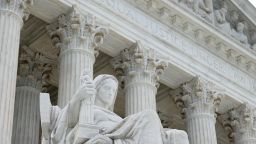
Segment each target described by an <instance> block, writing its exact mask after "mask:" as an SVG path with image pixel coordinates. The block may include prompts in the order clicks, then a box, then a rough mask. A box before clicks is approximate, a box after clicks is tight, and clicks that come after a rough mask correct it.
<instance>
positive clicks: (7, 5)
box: [0, 0, 34, 20]
mask: <svg viewBox="0 0 256 144" xmlns="http://www.w3.org/2000/svg"><path fill="white" fill-rule="evenodd" d="M33 1H34V0H2V1H1V2H0V11H3V12H10V13H13V14H15V15H16V16H18V17H19V18H20V19H24V20H27V19H28V16H29V10H28V7H29V6H31V5H32V4H33Z"/></svg>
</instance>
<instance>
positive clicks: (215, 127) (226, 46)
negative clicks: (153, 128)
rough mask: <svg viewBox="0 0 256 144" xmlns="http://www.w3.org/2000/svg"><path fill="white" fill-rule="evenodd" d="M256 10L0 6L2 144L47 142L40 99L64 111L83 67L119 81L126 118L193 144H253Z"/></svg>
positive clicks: (35, 3) (174, 5) (176, 1)
mask: <svg viewBox="0 0 256 144" xmlns="http://www.w3.org/2000/svg"><path fill="white" fill-rule="evenodd" d="M255 12H256V9H255V8H254V7H253V5H252V4H250V3H249V2H248V1H247V0H76V1H74V0H0V129H1V131H0V144H11V143H12V144H37V143H41V139H42V136H44V133H42V132H41V129H42V128H44V127H43V126H42V128H41V124H40V112H39V111H40V110H39V94H40V92H46V93H49V94H50V96H51V102H52V103H53V104H55V105H58V106H59V107H61V108H63V107H64V106H65V105H66V104H67V103H68V101H69V100H70V99H71V97H72V95H73V94H74V93H75V91H76V90H77V89H78V87H79V84H80V83H79V79H80V75H81V72H82V71H83V70H84V69H86V70H87V72H88V75H90V76H91V77H96V76H97V75H99V74H111V75H115V76H116V77H117V78H118V80H119V90H118V95H117V101H116V105H115V108H114V111H115V113H117V114H118V115H119V116H121V117H126V116H129V115H131V114H134V113H137V112H140V111H143V110H145V109H151V110H154V111H157V113H158V114H159V117H160V119H161V122H162V125H163V126H164V127H166V128H176V129H182V130H185V131H186V132H187V134H188V137H189V141H190V143H191V144H231V143H235V144H256V113H255V108H256V14H255ZM81 19H82V20H81ZM144 92H146V94H145V93H144Z"/></svg>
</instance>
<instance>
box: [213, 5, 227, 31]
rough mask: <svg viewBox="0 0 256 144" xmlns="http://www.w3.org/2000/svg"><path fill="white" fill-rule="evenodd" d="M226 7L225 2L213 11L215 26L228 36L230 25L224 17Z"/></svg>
mask: <svg viewBox="0 0 256 144" xmlns="http://www.w3.org/2000/svg"><path fill="white" fill-rule="evenodd" d="M227 12H228V7H227V4H226V2H225V1H223V2H221V7H220V8H219V9H218V10H215V11H214V17H215V25H216V26H217V27H218V28H220V29H221V30H222V31H224V32H225V33H227V34H228V35H229V34H230V33H231V27H230V24H229V23H228V22H227V19H226V16H227Z"/></svg>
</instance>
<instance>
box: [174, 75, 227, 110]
mask: <svg viewBox="0 0 256 144" xmlns="http://www.w3.org/2000/svg"><path fill="white" fill-rule="evenodd" d="M171 94H172V95H174V101H175V103H176V105H177V107H178V108H179V109H180V111H181V114H182V115H185V113H188V114H191V112H199V113H200V112H201V113H210V114H215V112H216V111H218V106H219V105H220V102H221V97H222V96H223V90H221V89H220V88H218V87H217V86H216V85H214V84H213V83H211V82H209V81H207V80H204V79H202V78H201V77H199V76H197V77H195V78H193V79H192V80H191V81H188V82H186V83H184V84H182V86H181V88H180V89H179V90H177V92H172V93H171ZM188 111H189V112H188Z"/></svg>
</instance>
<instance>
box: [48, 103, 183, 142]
mask: <svg viewBox="0 0 256 144" xmlns="http://www.w3.org/2000/svg"><path fill="white" fill-rule="evenodd" d="M68 114H69V113H68V105H67V106H66V107H65V108H64V109H62V110H61V109H60V108H58V107H55V106H54V107H52V112H51V141H52V144H69V141H70V140H69V135H70V133H71V132H72V129H73V127H69V126H68V120H69V119H68ZM94 115H95V116H94V121H95V124H96V125H97V126H98V127H99V128H100V129H101V130H103V131H106V132H107V134H105V136H107V137H109V138H111V139H112V140H113V141H114V144H163V143H164V144H188V140H187V139H188V138H187V135H186V133H185V132H183V133H182V134H181V133H180V132H182V131H179V130H169V131H165V130H164V129H163V128H162V125H161V122H160V120H159V118H158V115H157V114H156V112H155V111H152V110H149V111H143V112H140V113H137V114H134V115H131V116H128V117H126V118H124V119H122V118H121V117H119V116H118V115H116V114H115V113H113V112H112V111H109V110H106V109H103V108H101V107H98V106H94Z"/></svg>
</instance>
